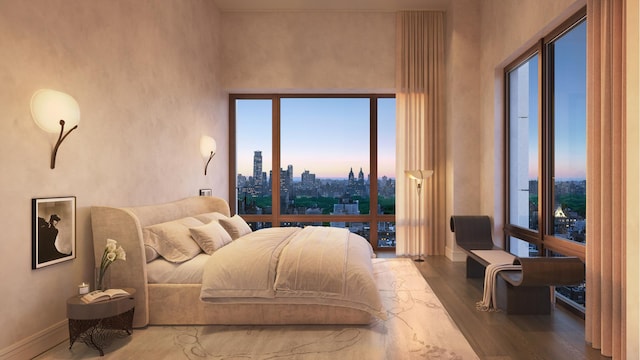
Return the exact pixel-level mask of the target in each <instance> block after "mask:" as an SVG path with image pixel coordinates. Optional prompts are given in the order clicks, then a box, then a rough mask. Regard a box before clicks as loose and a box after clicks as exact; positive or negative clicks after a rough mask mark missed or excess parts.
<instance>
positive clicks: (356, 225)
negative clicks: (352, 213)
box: [280, 221, 371, 240]
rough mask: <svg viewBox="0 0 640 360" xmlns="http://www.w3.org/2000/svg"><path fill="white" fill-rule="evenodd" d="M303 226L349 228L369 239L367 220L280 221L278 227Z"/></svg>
mask: <svg viewBox="0 0 640 360" xmlns="http://www.w3.org/2000/svg"><path fill="white" fill-rule="evenodd" d="M305 226H331V227H338V228H346V229H349V231H351V232H352V233H354V234H358V235H360V236H362V237H363V238H365V239H367V240H369V232H370V229H371V228H370V225H369V223H368V222H339V221H338V222H333V221H332V222H326V221H325V222H323V221H307V222H298V221H296V222H281V223H280V227H305Z"/></svg>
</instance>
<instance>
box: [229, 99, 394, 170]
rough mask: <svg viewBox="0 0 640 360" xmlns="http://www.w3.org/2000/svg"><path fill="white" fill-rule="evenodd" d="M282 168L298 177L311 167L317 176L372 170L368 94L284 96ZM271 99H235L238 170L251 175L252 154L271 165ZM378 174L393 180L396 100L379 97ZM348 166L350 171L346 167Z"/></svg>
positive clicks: (281, 106) (269, 168)
mask: <svg viewBox="0 0 640 360" xmlns="http://www.w3.org/2000/svg"><path fill="white" fill-rule="evenodd" d="M280 108H281V121H280V122H281V128H282V130H281V133H282V134H281V140H280V142H281V156H282V157H281V163H280V168H282V169H286V168H287V166H289V165H292V166H293V168H294V175H295V176H294V177H295V178H296V179H297V180H299V179H300V174H302V173H303V172H304V171H305V170H309V171H310V172H312V173H315V174H316V177H317V178H318V179H321V178H322V179H343V178H345V179H346V178H347V175H348V173H349V169H351V168H353V169H354V171H359V170H360V168H362V170H363V172H364V173H365V174H366V175H367V176H368V175H370V173H371V166H370V164H369V148H370V146H369V129H370V125H369V111H370V105H369V99H368V98H283V99H282V100H281V104H280ZM271 114H272V104H271V100H270V99H266V100H265V99H260V100H255V99H251V100H244V99H243V100H237V102H236V118H237V120H236V131H237V136H236V138H237V141H236V154H237V158H236V159H237V160H236V163H237V169H236V173H237V174H242V175H244V176H249V175H251V174H253V169H252V166H253V154H254V152H255V151H262V156H263V168H262V169H263V171H264V172H266V173H267V174H268V173H269V171H270V170H271V169H272V167H273V165H272V158H273V156H272V155H273V154H272V153H271V149H272V145H271V139H272V121H271ZM377 148H378V178H382V177H383V176H387V177H388V178H393V179H395V177H396V176H395V151H396V149H395V99H394V98H381V99H379V100H378V147H377ZM345 169H346V171H345Z"/></svg>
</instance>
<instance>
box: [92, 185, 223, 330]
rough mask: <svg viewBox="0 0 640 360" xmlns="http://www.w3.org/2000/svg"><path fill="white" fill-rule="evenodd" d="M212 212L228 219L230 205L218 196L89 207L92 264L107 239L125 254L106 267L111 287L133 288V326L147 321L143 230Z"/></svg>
mask: <svg viewBox="0 0 640 360" xmlns="http://www.w3.org/2000/svg"><path fill="white" fill-rule="evenodd" d="M214 211H217V212H220V213H222V214H225V215H227V216H229V215H230V210H229V204H228V203H227V202H226V201H225V200H224V199H221V198H218V197H211V196H195V197H190V198H186V199H181V200H176V201H172V202H169V203H163V204H157V205H146V206H138V207H128V208H127V207H122V208H116V207H105V206H93V207H91V227H92V231H93V252H94V257H95V264H99V263H100V260H101V258H102V253H103V251H104V247H105V245H106V243H107V239H114V240H116V241H117V242H118V245H121V246H122V247H123V249H124V250H125V252H126V254H127V260H125V261H118V262H116V263H114V264H113V265H112V266H110V267H109V279H110V285H111V287H117V288H123V287H132V288H135V289H136V311H135V315H134V319H133V326H134V327H143V326H146V325H147V324H148V322H149V308H148V304H149V300H148V297H147V296H148V285H147V268H146V266H145V265H146V259H145V255H144V242H143V238H142V229H143V228H144V227H146V226H149V225H153V224H159V223H163V222H167V221H171V220H176V219H180V218H183V217H187V216H193V215H198V214H203V213H208V212H214Z"/></svg>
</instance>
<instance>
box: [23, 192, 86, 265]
mask: <svg viewBox="0 0 640 360" xmlns="http://www.w3.org/2000/svg"><path fill="white" fill-rule="evenodd" d="M31 218H32V219H31V220H32V232H31V234H32V236H31V238H32V239H31V249H32V250H31V252H32V256H31V268H32V269H39V268H43V267H45V266H49V265H53V264H58V263H61V262H63V261H68V260H72V259H75V258H76V197H75V196H66V197H51V198H33V199H32V200H31Z"/></svg>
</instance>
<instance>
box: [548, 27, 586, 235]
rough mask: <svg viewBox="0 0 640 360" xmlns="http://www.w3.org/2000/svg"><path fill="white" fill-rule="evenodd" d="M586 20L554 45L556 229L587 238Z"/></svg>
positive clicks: (559, 231) (554, 193) (554, 211)
mask: <svg viewBox="0 0 640 360" xmlns="http://www.w3.org/2000/svg"><path fill="white" fill-rule="evenodd" d="M586 38H587V35H586V22H584V21H583V22H582V23H581V24H579V25H577V26H576V27H574V28H573V29H572V30H571V31H569V32H567V33H565V34H564V35H563V36H562V37H560V38H558V39H557V40H556V41H555V42H554V43H553V44H551V46H552V47H553V55H554V58H553V66H554V70H553V74H554V76H553V85H554V88H553V134H554V139H553V146H554V149H553V150H554V151H553V154H554V155H553V156H554V167H553V176H554V183H553V185H554V186H553V199H554V204H552V205H553V213H552V214H551V215H552V216H553V220H554V221H553V224H554V230H553V233H554V234H555V236H557V237H561V238H565V239H567V240H571V241H575V242H581V243H584V242H585V235H586V234H585V225H586V218H585V216H586V198H587V192H586V169H587V160H586V158H587V146H586V139H587V136H586V134H587V131H586V130H587V117H586V99H587V79H586V74H587V68H586V62H587V61H586V59H587V57H586V43H587V40H586Z"/></svg>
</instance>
